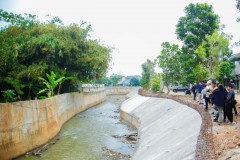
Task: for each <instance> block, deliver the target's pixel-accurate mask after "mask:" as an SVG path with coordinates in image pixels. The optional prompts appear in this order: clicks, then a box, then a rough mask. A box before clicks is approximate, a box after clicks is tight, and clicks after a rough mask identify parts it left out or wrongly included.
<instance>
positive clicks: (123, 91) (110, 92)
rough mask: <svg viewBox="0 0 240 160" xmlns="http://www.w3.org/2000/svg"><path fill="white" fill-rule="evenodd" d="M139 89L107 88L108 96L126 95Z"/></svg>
mask: <svg viewBox="0 0 240 160" xmlns="http://www.w3.org/2000/svg"><path fill="white" fill-rule="evenodd" d="M134 89H136V90H137V89H138V88H137V87H121V86H119V87H106V92H107V95H121V94H122V95H126V94H128V93H130V92H131V91H132V90H134Z"/></svg>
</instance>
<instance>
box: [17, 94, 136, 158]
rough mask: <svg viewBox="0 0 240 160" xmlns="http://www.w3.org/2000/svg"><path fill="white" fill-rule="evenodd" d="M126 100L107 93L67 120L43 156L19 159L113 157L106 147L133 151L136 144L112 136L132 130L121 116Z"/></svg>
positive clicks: (126, 153) (29, 156) (129, 153)
mask: <svg viewBox="0 0 240 160" xmlns="http://www.w3.org/2000/svg"><path fill="white" fill-rule="evenodd" d="M124 100H125V96H119V95H117V96H108V97H107V100H106V101H105V102H103V103H101V104H99V105H97V106H95V107H92V108H90V109H88V110H87V111H85V112H82V113H79V114H77V115H76V116H75V117H73V118H72V119H71V120H69V121H68V122H66V123H65V124H64V125H63V127H62V129H61V131H60V132H59V135H58V136H57V137H56V138H58V139H60V140H59V141H57V143H56V144H54V145H52V146H51V147H50V148H48V149H47V150H46V151H43V152H42V153H41V157H36V156H32V155H24V156H22V157H20V158H18V159H17V160H39V159H44V160H105V159H114V158H109V157H107V156H103V155H102V152H103V148H106V147H107V148H109V149H111V150H115V151H117V152H119V153H121V154H125V155H132V154H133V150H134V149H133V144H129V143H126V142H124V141H123V140H121V139H119V138H114V137H113V135H124V134H128V133H129V132H131V131H132V129H131V128H129V127H128V126H126V125H125V124H123V123H121V122H120V119H119V116H120V114H119V106H120V105H121V103H122V102H123V101H124ZM56 138H55V139H56Z"/></svg>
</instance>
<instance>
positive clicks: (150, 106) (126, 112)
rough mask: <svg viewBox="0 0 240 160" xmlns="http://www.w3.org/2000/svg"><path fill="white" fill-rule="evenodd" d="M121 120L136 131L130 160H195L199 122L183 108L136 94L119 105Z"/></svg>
mask: <svg viewBox="0 0 240 160" xmlns="http://www.w3.org/2000/svg"><path fill="white" fill-rule="evenodd" d="M121 118H122V119H124V120H125V121H127V122H129V123H131V124H132V125H133V126H135V127H136V128H137V129H138V138H139V140H138V143H137V149H136V151H135V153H134V155H133V159H134V160H142V159H146V160H162V159H164V160H184V159H194V158H195V150H196V144H197V137H198V135H199V132H200V127H201V123H202V119H201V116H200V115H199V114H198V113H197V112H196V111H195V110H193V109H191V108H189V107H187V106H186V105H183V104H180V103H178V102H176V101H173V100H170V99H163V98H150V97H143V96H140V95H137V94H136V95H135V96H133V97H131V98H130V99H128V100H127V101H125V102H124V103H123V104H122V106H121Z"/></svg>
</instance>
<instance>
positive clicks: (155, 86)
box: [151, 73, 162, 92]
mask: <svg viewBox="0 0 240 160" xmlns="http://www.w3.org/2000/svg"><path fill="white" fill-rule="evenodd" d="M161 81H162V77H161V74H158V73H155V74H154V75H153V78H152V81H151V90H152V91H154V92H156V91H160V89H161V87H162V86H161Z"/></svg>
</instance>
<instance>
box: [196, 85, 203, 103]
mask: <svg viewBox="0 0 240 160" xmlns="http://www.w3.org/2000/svg"><path fill="white" fill-rule="evenodd" d="M197 90H198V94H199V96H198V97H199V104H201V103H202V94H201V93H202V90H203V83H202V81H200V82H199V84H198V86H197Z"/></svg>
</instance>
